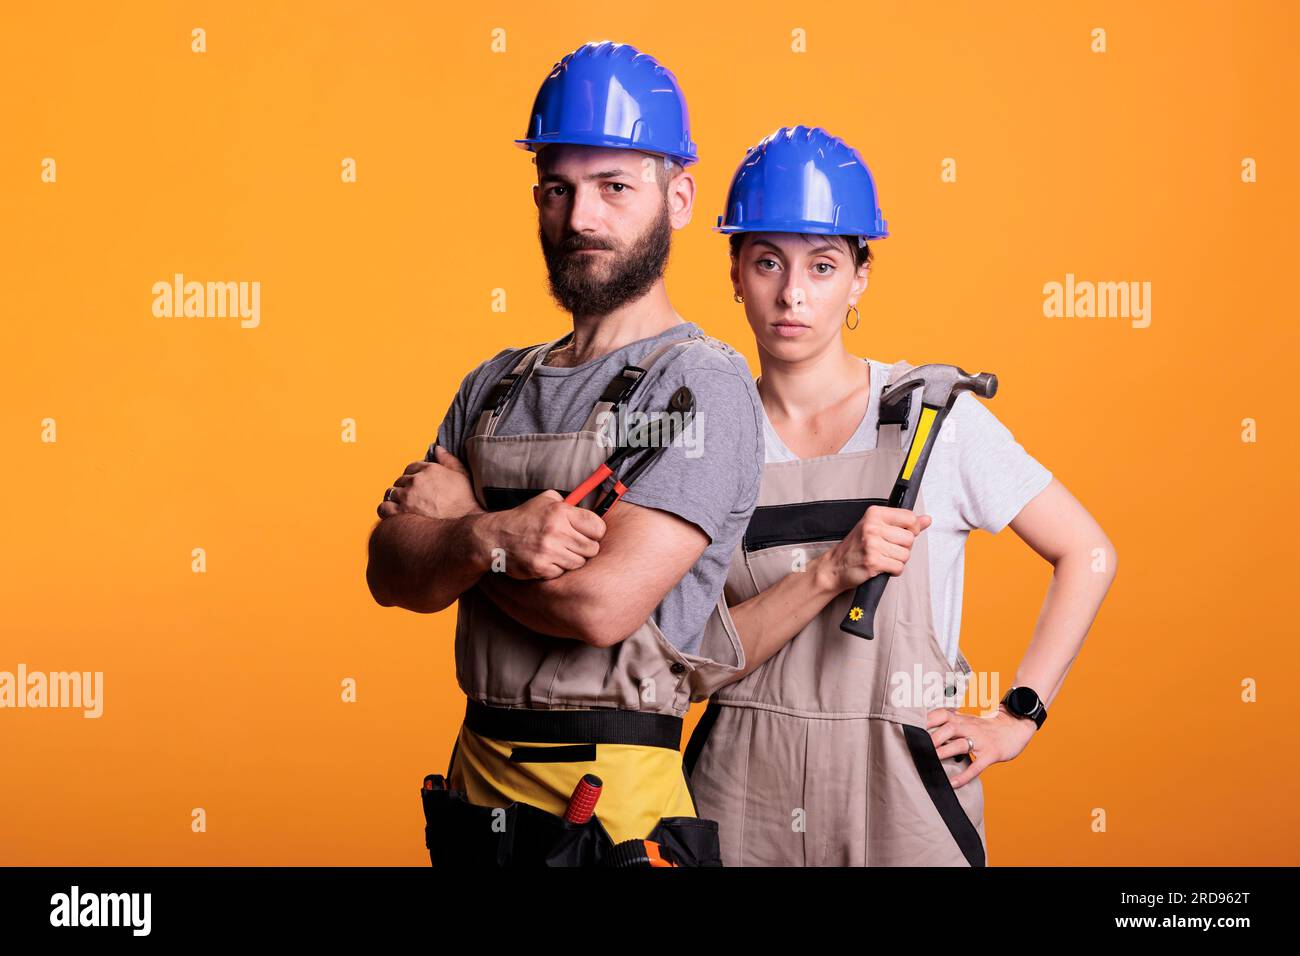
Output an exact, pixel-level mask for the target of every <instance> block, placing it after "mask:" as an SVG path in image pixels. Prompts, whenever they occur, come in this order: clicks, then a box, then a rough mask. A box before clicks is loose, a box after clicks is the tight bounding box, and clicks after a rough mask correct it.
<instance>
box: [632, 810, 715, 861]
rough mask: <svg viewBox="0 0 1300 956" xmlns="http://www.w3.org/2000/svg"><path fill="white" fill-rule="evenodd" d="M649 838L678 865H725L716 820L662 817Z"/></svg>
mask: <svg viewBox="0 0 1300 956" xmlns="http://www.w3.org/2000/svg"><path fill="white" fill-rule="evenodd" d="M646 839H647V840H653V841H654V842H655V843H658V844H659V845H660V846H661V847H662V848H663V849H664V850H666V851H667V855H668V857H669V858H670V859H671V860H672V861H673V862H675V863H676V864H677V865H678V866H722V845H721V843H720V841H719V839H718V821H716V820H705V819H703V818H701V817H662V818H661V819H660V820H659V822H658V824H656V825H655V828H654V829H653V830H651V831H650V834H649V836H647V837H646Z"/></svg>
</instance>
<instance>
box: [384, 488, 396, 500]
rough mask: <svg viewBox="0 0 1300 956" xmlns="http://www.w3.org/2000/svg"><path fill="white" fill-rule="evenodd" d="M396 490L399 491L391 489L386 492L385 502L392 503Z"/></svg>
mask: <svg viewBox="0 0 1300 956" xmlns="http://www.w3.org/2000/svg"><path fill="white" fill-rule="evenodd" d="M396 490H397V489H395V488H392V487H390V488H389V489H388V490H387V491H385V492H384V500H385V501H392V500H393V492H394V491H396Z"/></svg>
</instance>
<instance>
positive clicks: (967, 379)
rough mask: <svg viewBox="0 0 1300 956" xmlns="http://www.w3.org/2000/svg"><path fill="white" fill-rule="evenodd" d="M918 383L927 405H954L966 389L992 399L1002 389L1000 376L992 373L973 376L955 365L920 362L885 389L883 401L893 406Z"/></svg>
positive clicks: (941, 406)
mask: <svg viewBox="0 0 1300 956" xmlns="http://www.w3.org/2000/svg"><path fill="white" fill-rule="evenodd" d="M918 385H919V386H921V401H922V402H924V403H925V404H926V405H933V406H936V407H938V408H952V403H953V402H955V401H956V400H957V396H958V395H959V394H960V393H962V392H974V393H975V394H976V395H978V396H980V397H981V398H992V397H993V396H994V395H996V394H997V391H998V377H997V376H996V375H994V374H993V373H992V372H980V373H979V374H978V375H971V374H970V373H969V372H967V371H965V370H964V369H960V368H958V367H957V366H955V365H918V366H917V367H916V368H914V369H912V370H911V371H910V372H908V373H907V374H906V375H904V376H903V377H902V378H900V379H899V380H898V381H897V382H895V383H894V384H893V385H891V386H889V388H887V389H885V391H884V394H882V395H881V396H880V402H881V404H882V405H893V404H894V403H895V402H897V401H899V400H900V399H901V398H902V397H903V396H904V395H906V394H907V393H908V392H910V391H911V390H912V389H914V388H916V387H917V386H918Z"/></svg>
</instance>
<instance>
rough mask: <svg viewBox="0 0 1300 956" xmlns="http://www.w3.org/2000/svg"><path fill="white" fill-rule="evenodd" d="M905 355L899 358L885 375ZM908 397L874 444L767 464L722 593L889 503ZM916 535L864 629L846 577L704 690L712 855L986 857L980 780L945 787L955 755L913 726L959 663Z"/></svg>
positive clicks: (702, 753) (695, 756)
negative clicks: (943, 639)
mask: <svg viewBox="0 0 1300 956" xmlns="http://www.w3.org/2000/svg"><path fill="white" fill-rule="evenodd" d="M909 368H911V366H910V365H908V364H906V363H904V362H899V363H897V364H896V365H895V366H894V367H893V368H892V369H891V376H890V381H891V382H892V381H895V380H896V379H897V378H898V377H899V376H900V375H901V374H902V373H904V372H905V371H906V370H907V369H909ZM911 406H912V408H914V409H915V412H913V413H911V414H910V419H909V421H908V422H907V426H908V427H907V428H904V427H903V424H904V423H903V422H902V420H901V419H903V417H904V416H905V415H906V413H905V412H904V413H899V412H897V411H894V412H893V413H892V414H891V413H890V412H888V411H887V410H886V411H882V416H883V417H882V421H881V424H880V426H879V436H878V442H877V447H876V448H874V449H871V450H869V451H861V452H853V453H850V454H843V455H826V456H824V457H820V458H810V459H802V460H797V461H782V462H773V463H770V464H768V465H766V466H765V468H764V471H763V482H762V486H761V489H760V492H759V500H758V506H757V508H756V509H755V512H754V516H753V518H752V519H751V521H750V524H749V527H748V529H747V531H746V533H745V537H744V540H743V541H742V542H741V543H740V544H739V545H738V546H737V548H736V552H735V555H734V558H733V561H732V564H731V567H730V570H729V572H728V577H727V583H726V587H725V590H724V596H725V597H726V600H727V603H728V605H731V606H734V605H737V604H740V603H741V602H743V601H746V600H748V599H750V598H752V597H754V596H755V595H757V594H758V593H759V592H761V591H764V590H766V589H767V588H770V587H772V586H773V585H774V584H776V583H777V582H778V581H780V580H781V579H782V578H784V577H785V576H786V575H787V574H790V573H798V571H797V570H796V569H797V568H798V567H800V566H801V565H802V564H803V563H805V562H807V561H811V560H812V559H813V558H814V557H816V556H817V555H819V554H821V553H822V552H824V551H826V550H828V549H829V548H831V547H832V546H833V545H834V544H835V542H837V541H839V540H841V539H843V538H844V536H845V535H846V534H847V533H848V532H849V531H850V530H851V529H852V528H853V526H854V525H855V524H856V523H857V522H858V520H859V519H860V518H861V517H862V515H863V514H864V512H865V510H866V508H867V507H868V506H869V505H872V504H880V505H884V504H885V503H886V501H887V498H888V496H889V493H890V490H891V489H892V487H893V484H894V480H895V478H896V477H897V475H898V471H899V466H900V465H901V464H902V462H903V459H904V457H905V455H906V453H907V443H908V441H909V439H910V431H909V430H908V429H910V428H915V427H916V421H917V417H918V414H917V413H919V410H920V402H919V400H915V401H912V402H911ZM889 417H893V418H895V419H897V421H895V422H893V423H889V422H888V421H887V419H888V418H889ZM924 495H925V492H924V487H922V490H921V495H920V497H919V499H918V500H917V503H916V507H915V508H914V510H915V511H916V512H917V513H918V514H922V513H924V512H925V497H924ZM928 540H929V539H928V538H927V536H926V535H925V534H924V533H922V534H920V535H919V536H917V538H916V541H915V543H914V544H913V545H912V549H911V555H910V557H909V558H908V561H907V563H906V564H905V565H904V570H903V572H902V574H901V575H899V576H897V577H894V578H892V579H891V580H890V582H889V584H888V586H887V587H886V588H885V591H884V597H883V598H882V600H881V602H880V605H879V607H878V609H877V612H876V617H875V634H876V637H875V639H874V640H863V639H861V638H858V637H854V636H852V635H849V634H845V633H844V632H842V631H841V630H840V628H839V624H840V621H841V620H843V619H844V616H845V613H846V612H847V611H848V606H849V602H850V599H851V597H852V593H853V592H852V590H851V589H850V590H846V591H844V592H842V593H841V594H840V595H838V596H837V597H836V598H835V599H834V600H832V601H831V602H830V603H829V604H827V605H826V607H825V608H824V609H823V610H822V612H821V613H820V614H819V615H818V616H817V617H815V618H814V619H813V620H812V621H811V622H809V624H808V626H807V627H805V628H804V629H803V630H802V631H801V632H800V633H799V634H798V635H796V636H795V637H794V639H792V640H791V641H790V642H789V643H788V644H787V645H786V646H785V647H784V648H782V649H781V651H779V652H778V653H777V654H775V655H773V656H772V657H771V658H770V659H769V660H767V661H766V662H765V663H764V664H763V665H761V666H760V667H759V668H757V669H756V670H755V671H754V672H752V673H750V674H749V675H747V676H746V677H745V678H744V679H743V680H740V681H737V682H735V683H733V684H731V685H729V686H726V687H724V688H722V689H721V690H719V691H717V692H716V693H715V694H714V695H713V698H712V700H711V701H710V704H709V708H708V709H707V710H706V712H705V714H704V716H703V717H702V718H701V721H700V725H699V727H698V728H697V730H696V733H695V735H694V736H693V737H692V740H691V743H690V746H689V747H688V750H687V768H688V771H689V772H690V773H691V783H692V786H693V788H694V792H695V797H696V803H697V806H698V808H699V812H700V814H701V815H703V816H707V817H709V818H711V819H715V820H717V821H718V822H719V825H720V832H721V841H722V859H723V863H724V865H726V866H737V865H740V866H762V865H772V866H945V865H953V866H965V865H971V866H983V865H984V863H985V858H984V857H985V854H984V797H983V790H982V786H981V783H980V780H979V778H978V777H977V778H976V779H975V780H973V781H972V782H970V783H967V784H966V785H965V786H963V787H962V788H961V789H958V790H954V789H953V788H952V786H951V784H950V783H949V778H950V777H952V776H953V775H955V774H956V773H958V772H959V771H960V770H962V769H963V768H964V767H966V766H967V759H968V758H967V757H966V756H965V755H961V756H957V757H949V758H947V759H945V760H942V761H941V760H940V759H939V757H938V755H937V754H936V752H935V749H934V745H933V743H932V741H931V738H930V735H929V733H928V732H927V731H926V729H925V723H926V712H927V710H929V709H933V708H936V707H942V706H956V703H955V701H957V700H958V699H959V696H960V694H961V690H960V687H959V685H960V684H962V683H964V681H965V680H966V679H967V675H969V674H970V672H971V667H970V665H969V664H968V663H967V662H966V659H965V658H964V657H962V656H960V655H959V656H958V658H957V664H956V666H955V667H953V666H951V665H950V664H949V662H948V660H947V658H946V656H945V655H944V653H943V651H942V649H941V648H940V646H939V644H938V642H937V640H936V638H935V630H934V621H933V620H932V613H931V604H930V576H929V568H930V565H929V557H928ZM717 626H720V625H717ZM918 678H920V679H919V680H918ZM927 688H928V689H929V692H930V695H931V696H930V698H929V699H928V700H927V699H926V698H925V696H924V694H925V693H926V692H927ZM918 695H919V696H918Z"/></svg>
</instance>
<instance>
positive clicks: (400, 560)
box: [366, 511, 492, 614]
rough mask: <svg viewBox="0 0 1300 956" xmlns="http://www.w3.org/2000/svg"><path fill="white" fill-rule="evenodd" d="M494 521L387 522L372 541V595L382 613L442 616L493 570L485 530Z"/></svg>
mask: <svg viewBox="0 0 1300 956" xmlns="http://www.w3.org/2000/svg"><path fill="white" fill-rule="evenodd" d="M491 518H492V516H491V514H490V513H485V512H482V511H477V512H472V513H470V514H466V515H462V516H460V517H457V518H429V517H426V516H424V515H419V514H397V515H393V516H392V517H390V518H385V519H384V520H383V521H381V522H379V524H378V525H377V526H376V527H375V530H374V531H373V532H371V535H370V562H369V564H368V565H367V567H366V583H367V584H369V585H370V593H371V594H372V595H373V596H374V598H375V600H376V601H377V602H379V603H380V604H382V605H383V606H384V607H393V606H396V607H402V608H406V609H407V610H408V611H417V612H419V613H421V614H432V613H433V612H435V611H441V610H442V609H443V608H445V607H447V606H448V605H449V604H451V602H452V601H455V600H456V599H457V598H458V597H460V596H461V594H463V593H464V592H465V591H466V590H468V589H469V588H470V587H471V586H472V585H473V584H474V583H475V582H476V581H478V579H479V578H480V577H481V576H482V574H483V572H484V571H486V570H487V569H488V568H489V567H490V566H491V563H492V552H491V548H490V547H488V546H487V545H486V543H485V542H486V535H485V531H486V527H485V525H484V522H490V521H491Z"/></svg>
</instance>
